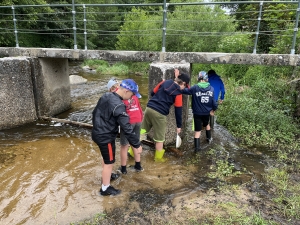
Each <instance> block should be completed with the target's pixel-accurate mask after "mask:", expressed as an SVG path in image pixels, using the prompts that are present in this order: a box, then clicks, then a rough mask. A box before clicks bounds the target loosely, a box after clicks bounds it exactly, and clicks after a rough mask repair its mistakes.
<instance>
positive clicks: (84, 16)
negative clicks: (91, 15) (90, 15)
mask: <svg viewBox="0 0 300 225" xmlns="http://www.w3.org/2000/svg"><path fill="white" fill-rule="evenodd" d="M85 9H86V8H85V5H83V23H84V50H87V32H86V12H85Z"/></svg>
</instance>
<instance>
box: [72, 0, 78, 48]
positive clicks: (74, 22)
mask: <svg viewBox="0 0 300 225" xmlns="http://www.w3.org/2000/svg"><path fill="white" fill-rule="evenodd" d="M74 1H75V0H72V14H73V33H74V49H75V50H76V49H77V43H76V17H75V15H76V11H75V4H74Z"/></svg>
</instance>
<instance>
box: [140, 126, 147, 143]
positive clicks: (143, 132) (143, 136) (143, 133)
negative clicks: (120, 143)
mask: <svg viewBox="0 0 300 225" xmlns="http://www.w3.org/2000/svg"><path fill="white" fill-rule="evenodd" d="M142 140H147V131H146V130H145V129H141V131H140V141H142Z"/></svg>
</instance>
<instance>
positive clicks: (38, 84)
mask: <svg viewBox="0 0 300 225" xmlns="http://www.w3.org/2000/svg"><path fill="white" fill-rule="evenodd" d="M32 71H33V72H32V74H33V80H34V85H35V100H36V108H37V115H38V116H55V115H57V114H59V113H62V112H64V111H66V110H68V109H69V108H70V107H71V89H70V80H69V63H68V59H62V58H38V59H37V58H35V59H32Z"/></svg>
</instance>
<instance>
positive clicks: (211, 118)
mask: <svg viewBox="0 0 300 225" xmlns="http://www.w3.org/2000/svg"><path fill="white" fill-rule="evenodd" d="M209 125H210V129H214V125H215V116H209Z"/></svg>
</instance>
